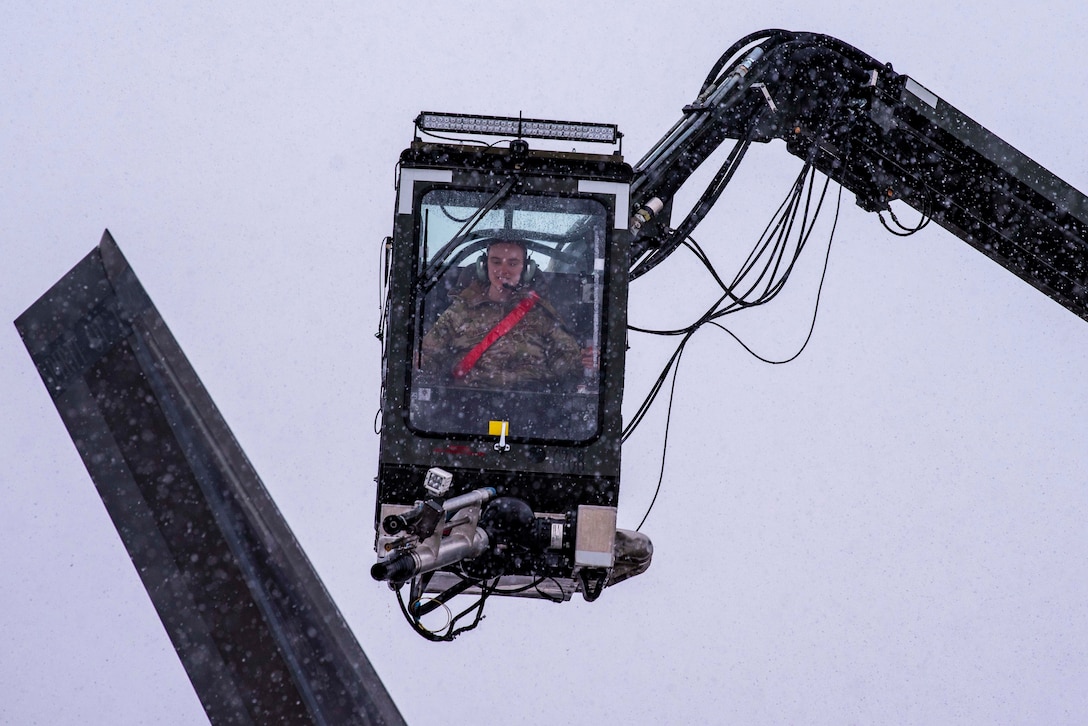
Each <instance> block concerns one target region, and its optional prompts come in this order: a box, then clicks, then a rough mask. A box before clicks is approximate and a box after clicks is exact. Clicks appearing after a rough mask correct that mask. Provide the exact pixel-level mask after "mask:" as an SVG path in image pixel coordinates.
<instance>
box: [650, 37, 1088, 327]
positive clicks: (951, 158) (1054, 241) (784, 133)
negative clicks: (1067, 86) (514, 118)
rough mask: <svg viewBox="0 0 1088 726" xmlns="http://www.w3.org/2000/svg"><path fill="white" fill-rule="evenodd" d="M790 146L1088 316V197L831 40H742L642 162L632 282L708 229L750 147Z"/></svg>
mask: <svg viewBox="0 0 1088 726" xmlns="http://www.w3.org/2000/svg"><path fill="white" fill-rule="evenodd" d="M775 138H779V139H783V140H784V141H785V142H786V148H787V150H788V151H789V152H790V153H792V154H794V155H795V156H798V157H800V158H801V159H803V160H805V161H806V162H807V163H810V164H812V165H813V166H814V167H815V168H816V169H818V170H819V171H821V172H823V173H824V174H826V175H827V176H829V177H831V178H832V179H833V180H835V181H837V182H839V183H841V184H842V185H843V186H844V187H846V188H847V189H849V190H850V191H852V192H853V193H854V195H855V196H856V198H857V203H858V205H859V206H860V207H862V208H863V209H865V210H867V211H874V212H879V211H883V210H888V209H889V202H891V201H893V200H897V199H898V200H902V201H903V202H905V203H907V204H909V205H910V206H911V207H913V208H915V209H916V210H918V211H919V212H921V213H922V214H923V216H924V217H925V218H931V219H933V220H935V221H936V222H937V223H938V224H940V225H941V226H942V227H944V228H945V229H947V230H949V231H951V232H952V233H953V234H955V235H956V236H958V237H959V238H960V239H962V240H964V241H965V242H967V243H968V244H970V245H972V246H973V247H975V248H976V249H978V250H979V251H980V252H982V253H983V254H985V255H987V256H989V257H990V258H991V259H993V260H995V261H996V262H998V263H999V264H1001V265H1003V266H1004V267H1006V268H1007V269H1009V270H1010V271H1012V272H1013V273H1015V274H1016V275H1018V276H1019V277H1020V278H1022V279H1023V280H1025V281H1026V282H1028V283H1030V284H1032V285H1034V286H1035V287H1036V288H1038V289H1039V290H1041V291H1042V292H1044V293H1045V294H1046V295H1048V296H1049V297H1051V298H1053V299H1054V300H1056V301H1057V302H1059V303H1061V304H1062V305H1064V306H1065V307H1066V308H1068V309H1069V310H1071V311H1073V312H1074V313H1076V314H1077V315H1079V316H1080V317H1082V318H1085V319H1088V198H1086V197H1085V196H1084V195H1083V194H1081V193H1080V192H1078V191H1077V190H1076V189H1074V188H1073V187H1071V186H1070V185H1068V184H1066V183H1065V182H1063V181H1062V180H1061V179H1058V178H1057V177H1056V176H1054V175H1053V174H1051V173H1050V172H1049V171H1047V170H1046V169H1044V168H1042V167H1041V166H1039V165H1038V164H1036V163H1035V162H1034V161H1032V160H1031V159H1029V158H1027V157H1026V156H1024V155H1023V154H1021V153H1020V152H1018V151H1017V150H1016V149H1014V148H1013V147H1011V146H1009V145H1008V144H1007V143H1005V142H1004V141H1002V140H1001V139H999V138H998V137H997V136H995V135H994V134H992V133H990V132H989V131H987V130H986V129H984V128H983V127H982V126H980V125H979V124H978V123H976V122H974V121H972V120H971V119H970V118H968V117H966V116H964V115H963V114H962V113H960V112H959V111H957V110H956V109H954V108H952V107H951V106H950V105H948V104H947V103H945V102H944V101H943V100H942V99H940V98H938V97H937V96H936V95H935V94H933V93H932V92H930V91H929V90H927V89H926V88H924V87H923V86H921V85H920V84H918V83H917V82H916V81H914V80H913V79H911V78H909V77H907V76H905V75H900V74H898V73H896V72H894V71H893V70H892V67H891V64H881V63H879V62H878V61H876V60H875V59H873V58H871V57H869V56H868V55H866V54H864V53H862V52H861V51H859V50H857V49H856V48H853V47H851V46H849V45H847V44H845V43H843V42H842V41H839V40H836V39H835V38H830V37H828V36H825V35H817V34H813V33H795V32H789V31H783V30H767V31H762V32H760V33H756V34H753V35H750V36H748V37H746V38H743V39H741V40H740V41H738V42H737V43H736V44H735V45H734V46H733V47H731V48H730V49H729V50H728V51H726V53H725V54H724V55H723V56H722V58H721V59H720V60H719V62H718V63H717V64H716V65H715V67H714V68H713V69H712V70H711V72H710V75H709V76H708V78H707V80H706V82H705V83H704V85H703V88H702V90H701V91H700V93H699V96H698V98H697V99H696V100H695V101H694V102H693V103H692V104H690V105H688V106H686V107H685V108H684V116H683V117H682V118H681V120H680V121H679V122H678V123H677V124H676V125H675V126H674V127H673V128H672V129H671V130H670V131H669V133H668V134H666V135H665V136H664V137H663V138H662V139H661V141H659V142H658V143H657V145H656V146H655V147H654V148H653V149H651V150H650V152H649V153H648V154H646V156H645V157H644V158H643V159H642V160H641V161H640V162H638V164H637V165H636V166H635V180H634V182H633V185H632V202H633V204H632V209H634V210H635V217H634V220H633V225H632V228H633V229H634V230H635V231H636V233H638V235H639V236H638V238H637V239H636V241H635V243H634V246H633V248H632V257H631V260H632V265H631V274H632V277H638V276H639V275H642V274H644V273H645V272H648V271H649V270H650V269H652V268H653V267H654V266H656V265H657V264H658V263H660V262H661V261H662V260H663V259H664V258H665V257H667V256H668V255H669V254H670V253H671V252H672V251H673V250H675V249H676V248H677V247H678V246H679V245H680V244H681V243H682V242H683V240H684V238H685V237H686V236H687V235H689V234H690V233H691V231H692V230H693V229H694V227H695V226H696V225H697V224H698V223H699V221H701V219H702V218H703V216H705V214H706V212H707V211H708V210H709V209H710V207H711V206H712V205H713V203H714V201H715V200H716V199H717V196H718V195H719V194H720V193H721V190H722V189H723V188H724V186H725V184H727V183H728V180H729V177H730V176H731V175H732V171H733V169H735V168H736V164H738V163H739V162H740V160H741V159H742V158H743V156H744V152H745V150H746V149H747V148H748V145H749V144H751V142H753V141H763V142H766V141H770V140H771V139H775ZM726 139H735V140H736V142H737V143H736V147H735V148H734V149H733V152H732V153H731V154H730V155H729V158H728V159H727V161H726V162H725V165H724V166H723V167H722V170H721V171H720V172H719V173H718V176H717V177H716V178H715V180H714V182H712V183H711V186H710V187H709V188H708V189H707V191H706V192H705V193H704V194H703V196H702V198H701V199H700V200H699V202H698V203H697V204H696V205H695V207H694V208H693V209H692V211H691V212H690V213H689V214H688V216H687V217H686V218H685V219H684V220H683V221H682V222H680V223H679V224H677V225H676V227H675V228H671V227H670V226H669V224H670V220H669V217H670V212H671V200H672V198H673V196H674V195H675V193H676V191H677V190H678V189H679V188H680V187H681V186H682V185H683V184H684V183H685V182H686V181H687V180H688V178H689V177H690V176H691V174H692V173H693V172H694V170H695V169H696V168H697V167H698V166H699V165H700V164H701V163H702V162H703V161H705V160H706V159H707V157H709V156H710V155H711V154H712V153H713V152H714V151H715V150H716V149H717V148H718V147H719V146H720V145H721V144H722V143H723V142H724V141H725V140H726Z"/></svg>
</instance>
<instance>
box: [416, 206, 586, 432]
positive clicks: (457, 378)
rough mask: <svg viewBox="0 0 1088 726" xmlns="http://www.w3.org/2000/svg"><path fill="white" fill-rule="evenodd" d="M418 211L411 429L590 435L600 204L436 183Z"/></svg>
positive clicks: (424, 430)
mask: <svg viewBox="0 0 1088 726" xmlns="http://www.w3.org/2000/svg"><path fill="white" fill-rule="evenodd" d="M417 219H418V220H419V228H418V240H419V245H418V258H417V260H418V267H417V272H418V275H419V277H418V281H419V284H418V285H417V288H416V289H417V295H416V299H415V319H416V330H415V335H414V355H413V357H412V375H411V406H410V411H409V421H410V424H411V426H412V427H413V428H415V429H416V430H419V431H423V432H428V433H434V434H449V435H465V436H488V435H491V436H498V435H501V434H503V433H505V435H506V436H507V437H508V438H515V439H544V440H562V441H585V440H588V439H589V438H592V437H593V436H595V435H596V433H597V429H598V425H599V424H598V418H599V416H598V409H599V400H598V393H599V386H598V363H597V361H598V358H599V351H600V339H601V320H602V312H603V311H602V306H603V300H604V295H603V285H604V270H605V239H606V236H605V233H606V230H607V210H606V208H605V206H604V205H603V204H601V203H600V202H599V201H597V200H594V199H587V198H569V197H550V196H542V195H532V194H510V193H508V190H505V189H504V190H500V192H498V193H491V192H479V191H465V190H455V189H435V190H431V191H429V192H427V193H426V194H425V195H424V196H423V199H422V205H421V208H420V214H419V216H418V217H417Z"/></svg>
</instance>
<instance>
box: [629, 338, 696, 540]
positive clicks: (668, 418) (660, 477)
mask: <svg viewBox="0 0 1088 726" xmlns="http://www.w3.org/2000/svg"><path fill="white" fill-rule="evenodd" d="M690 339H691V338H690V337H688V338H685V339H684V342H682V343H681V344H680V348H679V349H678V350H677V355H676V364H675V366H674V367H673V370H672V385H671V386H670V387H669V405H668V407H667V408H666V413H665V434H664V437H663V439H662V441H661V469H660V470H659V471H658V474H657V486H656V487H655V488H654V496H653V498H652V499H651V500H650V506H648V507H646V514H644V515H642V521H641V522H639V523H638V526H637V527H635V531H636V532H638V531H640V530H641V529H642V525H644V524H646V519H647V518H648V517H649V516H650V512H652V511H653V508H654V505H655V504H657V495H658V494H660V493H661V484H662V482H664V481H665V454H666V453H667V452H668V450H669V424H670V423H672V403H673V401H674V400H675V398H676V377H677V376H678V375H679V374H680V358H681V357H682V356H683V355H684V346H685V345H686V344H687V342H688V340H690Z"/></svg>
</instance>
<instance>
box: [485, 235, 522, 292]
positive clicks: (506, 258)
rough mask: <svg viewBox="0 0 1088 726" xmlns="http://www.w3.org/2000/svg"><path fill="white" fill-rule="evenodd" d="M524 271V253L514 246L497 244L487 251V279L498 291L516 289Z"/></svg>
mask: <svg viewBox="0 0 1088 726" xmlns="http://www.w3.org/2000/svg"><path fill="white" fill-rule="evenodd" d="M524 269H525V252H524V251H523V250H522V249H521V247H519V246H518V245H516V244H512V243H510V242H497V243H496V244H493V245H491V247H489V248H488V250H487V279H488V280H490V281H491V284H492V285H494V286H495V287H496V288H498V289H499V290H503V289H506V287H505V286H507V285H509V286H510V287H517V284H518V282H520V281H521V271H522V270H524Z"/></svg>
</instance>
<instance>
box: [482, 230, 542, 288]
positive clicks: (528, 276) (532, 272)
mask: <svg viewBox="0 0 1088 726" xmlns="http://www.w3.org/2000/svg"><path fill="white" fill-rule="evenodd" d="M503 243H505V244H511V245H517V246H518V247H520V248H521V251H522V252H524V253H525V265H524V266H523V267H522V268H521V279H519V280H518V287H521V286H522V285H528V284H529V283H530V282H532V281H533V278H534V277H536V271H537V264H536V260H534V259H532V258H531V257H529V246H528V245H526V244H525V242H524V241H523V240H520V239H494V240H491V242H490V243H489V244H488V246H487V249H491V246H492V245H497V244H503ZM487 249H485V250H484V251H483V252H481V253H480V256H479V257H477V258H476V279H477V280H479V281H480V282H487V281H488V277H487Z"/></svg>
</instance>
